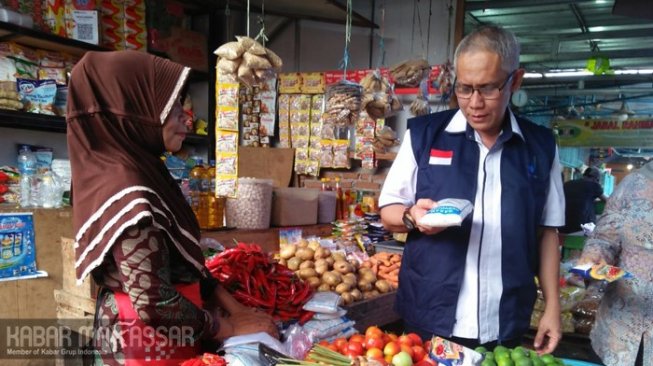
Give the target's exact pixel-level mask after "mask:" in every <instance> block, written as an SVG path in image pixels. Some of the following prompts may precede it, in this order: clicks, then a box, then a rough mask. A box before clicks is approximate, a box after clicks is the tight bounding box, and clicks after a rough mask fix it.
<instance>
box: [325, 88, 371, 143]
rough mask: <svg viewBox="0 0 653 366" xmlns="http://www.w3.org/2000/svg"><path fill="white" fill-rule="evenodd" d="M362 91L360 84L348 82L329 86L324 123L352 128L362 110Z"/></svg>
mask: <svg viewBox="0 0 653 366" xmlns="http://www.w3.org/2000/svg"><path fill="white" fill-rule="evenodd" d="M362 89H363V88H362V87H361V86H360V84H356V83H352V82H350V81H347V80H342V81H340V82H338V83H337V84H333V85H329V86H328V87H327V91H326V111H325V112H324V115H323V117H324V122H325V123H327V124H332V125H336V126H342V127H345V126H352V125H353V124H354V123H355V122H356V121H357V120H358V115H359V113H360V110H361V96H362V91H363V90H362ZM323 137H324V136H323Z"/></svg>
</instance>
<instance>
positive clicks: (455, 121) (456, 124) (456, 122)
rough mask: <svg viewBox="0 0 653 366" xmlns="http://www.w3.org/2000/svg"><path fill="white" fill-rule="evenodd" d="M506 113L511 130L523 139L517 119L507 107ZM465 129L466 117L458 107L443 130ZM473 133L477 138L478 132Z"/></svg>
mask: <svg viewBox="0 0 653 366" xmlns="http://www.w3.org/2000/svg"><path fill="white" fill-rule="evenodd" d="M508 113H510V127H511V128H512V132H514V133H516V134H517V135H519V136H520V137H521V138H522V139H524V135H523V134H522V132H521V129H520V128H519V124H517V119H516V118H515V115H514V114H513V113H512V111H511V110H510V109H508ZM466 129H467V119H466V118H465V115H464V114H463V112H462V111H461V110H460V109H459V110H458V112H456V114H455V115H454V116H453V118H452V119H451V121H450V122H449V124H448V125H447V128H445V131H447V132H448V133H462V132H465V130H466ZM501 133H503V130H502V131H501ZM475 135H477V138H478V132H475ZM524 140H525V139H524Z"/></svg>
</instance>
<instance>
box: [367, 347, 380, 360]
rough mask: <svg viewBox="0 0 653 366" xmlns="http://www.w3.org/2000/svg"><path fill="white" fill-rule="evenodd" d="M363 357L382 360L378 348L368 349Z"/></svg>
mask: <svg viewBox="0 0 653 366" xmlns="http://www.w3.org/2000/svg"><path fill="white" fill-rule="evenodd" d="M365 357H367V358H374V359H377V360H383V351H382V350H381V349H380V348H368V349H367V352H365Z"/></svg>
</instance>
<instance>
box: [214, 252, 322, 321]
mask: <svg viewBox="0 0 653 366" xmlns="http://www.w3.org/2000/svg"><path fill="white" fill-rule="evenodd" d="M206 267H207V268H208V269H209V271H210V272H211V274H212V275H213V277H215V278H216V279H217V280H218V281H219V282H220V284H222V285H223V286H224V287H225V288H226V289H227V290H228V291H229V292H230V293H231V294H232V295H233V296H234V298H235V299H236V300H238V301H239V302H240V303H242V304H244V305H247V306H251V307H255V308H259V309H262V310H264V311H266V312H267V313H268V314H270V315H272V316H274V317H275V318H276V319H279V320H282V321H288V320H292V319H296V320H299V321H300V323H304V322H306V321H308V320H310V319H311V318H312V317H313V313H311V312H307V311H305V310H303V309H302V306H303V305H304V304H305V303H306V302H307V301H308V300H309V299H310V297H311V295H312V294H313V289H312V288H311V287H310V286H309V285H308V284H307V283H305V282H303V281H302V280H301V279H299V278H298V277H297V276H296V275H295V273H294V272H293V271H291V270H290V269H289V268H288V267H286V266H283V265H281V264H279V263H276V262H274V261H273V260H272V259H271V258H270V257H269V256H268V255H266V254H265V253H264V252H263V250H262V249H261V247H260V246H258V245H256V244H245V243H238V244H237V246H236V247H234V248H229V249H226V250H225V251H223V252H221V253H219V254H216V255H214V256H212V257H210V258H207V259H206Z"/></svg>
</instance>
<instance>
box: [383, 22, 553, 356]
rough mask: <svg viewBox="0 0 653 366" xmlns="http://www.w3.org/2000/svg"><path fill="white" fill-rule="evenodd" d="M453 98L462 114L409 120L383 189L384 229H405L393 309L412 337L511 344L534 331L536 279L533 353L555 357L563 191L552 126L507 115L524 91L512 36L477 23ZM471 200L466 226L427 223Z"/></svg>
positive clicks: (458, 64)
mask: <svg viewBox="0 0 653 366" xmlns="http://www.w3.org/2000/svg"><path fill="white" fill-rule="evenodd" d="M454 65H455V68H456V81H455V83H454V92H455V94H456V97H457V99H458V104H459V105H460V109H457V110H449V111H444V112H440V113H434V114H431V115H427V116H421V117H417V118H413V119H411V120H409V121H408V131H407V132H406V134H405V136H404V139H403V143H402V146H401V148H400V150H399V153H398V155H397V158H396V160H395V162H394V164H393V165H392V168H391V169H390V171H389V173H388V176H387V178H386V181H385V184H384V186H383V189H382V192H381V196H380V198H379V205H380V206H381V207H382V209H381V218H382V220H383V223H384V225H385V226H386V227H387V228H388V229H390V230H392V231H395V232H408V233H409V234H408V239H407V242H406V246H405V249H404V257H403V262H402V266H401V272H400V278H399V290H398V294H397V303H396V309H397V311H398V312H399V313H400V314H401V315H402V317H403V319H404V322H405V326H406V330H407V331H415V332H417V333H419V334H420V335H422V336H423V337H430V336H432V335H434V334H435V335H438V336H441V337H444V338H448V339H451V340H453V341H455V342H457V343H460V344H463V345H465V346H467V347H471V348H474V347H476V346H478V345H484V346H486V347H487V348H490V349H491V348H493V347H495V346H496V345H498V344H501V345H505V346H507V347H515V346H517V345H520V344H521V341H522V336H523V335H524V333H525V332H526V331H527V329H528V327H529V323H530V317H531V313H532V310H533V304H534V302H535V298H536V283H535V277H536V276H537V278H538V280H539V283H540V285H541V287H542V292H543V294H544V298H545V300H546V308H545V310H544V313H543V316H542V319H541V321H540V323H539V327H538V332H537V335H536V337H535V342H534V347H535V348H536V350H537V351H538V352H540V353H549V352H552V351H553V350H554V349H555V347H556V345H557V344H558V341H559V339H560V337H561V327H560V302H559V298H558V275H559V254H558V236H557V227H560V226H563V225H564V222H565V220H564V212H565V209H564V204H565V203H564V193H563V189H562V179H561V174H560V164H559V161H558V152H557V147H556V145H555V140H554V137H553V133H552V131H551V130H550V129H547V128H544V127H541V126H537V125H535V124H533V123H531V122H529V121H528V120H526V119H523V118H520V117H516V116H515V115H514V114H513V113H512V111H511V110H510V109H509V108H508V102H509V100H510V96H511V93H512V92H514V91H515V90H517V89H519V86H520V85H521V82H522V78H523V75H524V70H523V69H520V68H519V44H518V42H517V40H516V38H515V36H514V35H513V34H512V33H511V32H509V31H506V30H504V29H501V28H499V27H494V26H486V27H483V28H480V29H478V30H476V31H474V32H473V33H471V34H469V35H468V36H466V37H465V38H464V39H463V40H462V42H461V43H460V44H459V45H458V47H457V49H456V53H455V58H454ZM445 198H460V199H467V200H469V201H470V202H472V203H473V204H474V211H473V213H472V214H470V215H469V216H468V217H467V218H466V219H465V220H464V221H463V223H462V225H461V226H460V227H449V228H441V227H438V228H433V227H428V226H424V225H420V224H419V222H420V218H421V217H422V216H424V214H425V213H426V211H427V210H428V209H430V208H433V207H436V206H437V202H438V200H442V199H445Z"/></svg>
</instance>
